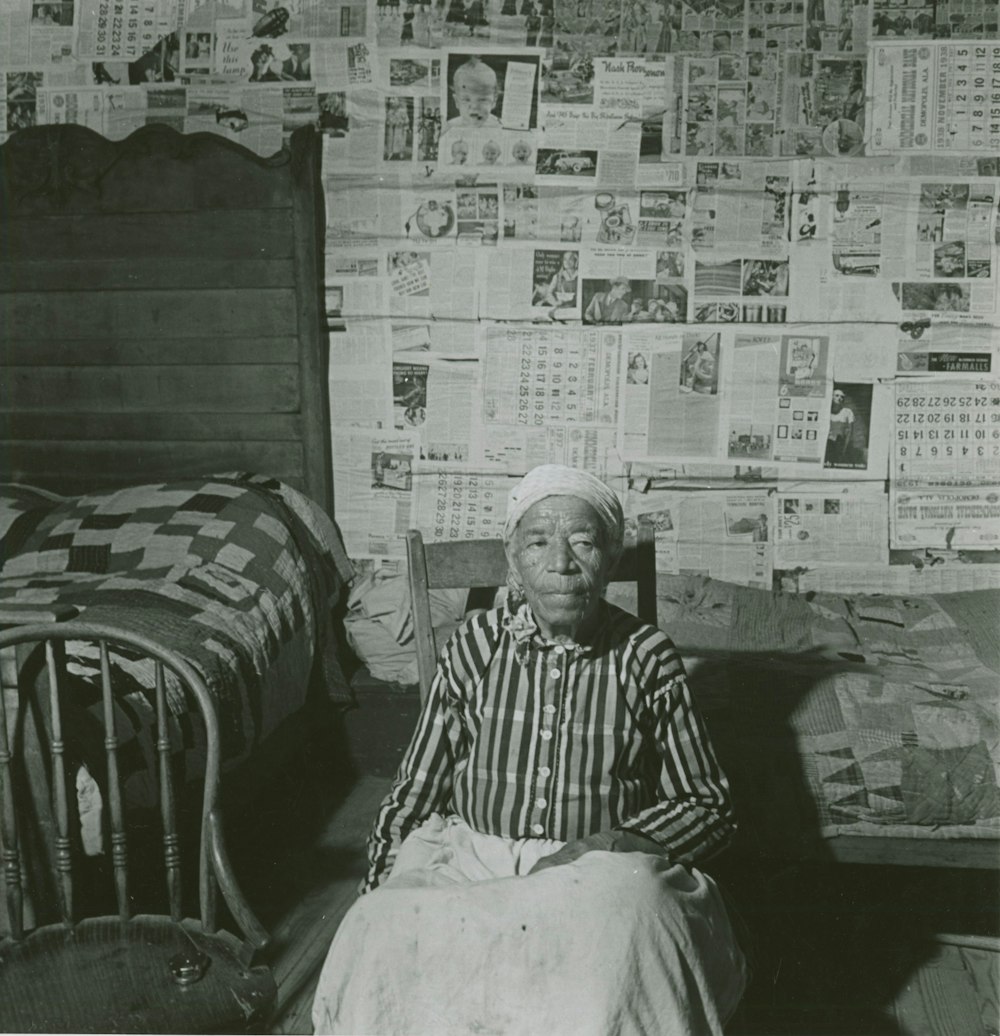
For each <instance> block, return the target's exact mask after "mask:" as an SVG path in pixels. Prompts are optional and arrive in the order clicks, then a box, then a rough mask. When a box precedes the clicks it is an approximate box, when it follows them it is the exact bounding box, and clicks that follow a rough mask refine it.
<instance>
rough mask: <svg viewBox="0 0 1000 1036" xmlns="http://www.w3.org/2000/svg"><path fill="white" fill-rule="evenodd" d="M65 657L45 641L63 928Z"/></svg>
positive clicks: (68, 912)
mask: <svg viewBox="0 0 1000 1036" xmlns="http://www.w3.org/2000/svg"><path fill="white" fill-rule="evenodd" d="M64 657H65V655H64V652H63V651H62V649H61V646H60V650H59V652H58V657H57V653H56V648H55V644H54V643H53V642H52V641H51V640H46V641H45V666H46V669H47V670H48V674H49V723H50V725H51V730H50V733H49V750H50V752H51V756H52V785H53V788H52V797H53V800H54V801H53V807H54V809H55V814H56V838H55V850H56V873H57V875H58V885H59V908H60V910H61V912H62V919H63V921H64V922H65V923H66V924H72V923H73V868H72V858H71V856H70V848H69V807H68V803H67V801H66V744H65V742H64V741H63V734H62V703H61V701H60V698H59V667H60V665H62V664H63V659H64Z"/></svg>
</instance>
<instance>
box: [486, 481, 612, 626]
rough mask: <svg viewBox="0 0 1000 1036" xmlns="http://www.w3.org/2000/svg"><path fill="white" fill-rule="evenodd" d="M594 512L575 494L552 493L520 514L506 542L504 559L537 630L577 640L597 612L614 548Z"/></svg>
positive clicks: (608, 573)
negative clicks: (520, 516)
mask: <svg viewBox="0 0 1000 1036" xmlns="http://www.w3.org/2000/svg"><path fill="white" fill-rule="evenodd" d="M605 540H606V535H605V531H604V528H603V526H602V524H601V520H600V518H599V517H598V515H597V512H596V511H595V510H594V509H593V507H591V506H590V504H588V503H586V502H585V501H583V500H581V499H579V498H578V497H575V496H550V497H546V498H545V499H544V500H539V501H538V502H537V503H536V504H533V505H532V506H531V507H529V508H528V510H527V511H526V512H525V513H524V516H523V517H522V518H521V520H520V521H519V522H518V523H517V528H516V529H515V530H514V534H513V536H512V537H511V539H510V542H509V543H508V544H507V563H508V564H509V565H510V568H511V572H512V574H513V575H514V577H515V579H516V581H517V582H518V583H519V584H520V585H521V586H522V587H523V588H524V594H525V597H526V598H527V600H528V604H529V606H530V607H531V610H532V612H533V614H534V616H535V620H536V621H537V623H538V627H539V629H540V630H541V631H542V633H543V634H544V635H545V636H546V637H548V638H550V639H558V638H560V637H564V638H566V637H568V638H569V639H575V638H576V635H577V633H578V632H579V631H580V630H581V629H582V628H583V626H584V625H585V624H586V622H587V620H589V619H591V618H592V617H593V616H594V615H595V614H596V612H597V607H598V602H599V601H600V597H601V591H602V590H603V589H604V587H605V585H606V584H607V579H608V576H609V575H610V571H611V562H612V551H611V550H610V549H609V545H608V544H607V543H606V542H605Z"/></svg>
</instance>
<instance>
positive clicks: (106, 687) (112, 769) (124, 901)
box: [99, 640, 129, 921]
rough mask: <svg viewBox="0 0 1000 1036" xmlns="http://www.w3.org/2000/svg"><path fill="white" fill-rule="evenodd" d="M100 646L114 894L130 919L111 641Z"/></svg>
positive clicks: (124, 917) (120, 910)
mask: <svg viewBox="0 0 1000 1036" xmlns="http://www.w3.org/2000/svg"><path fill="white" fill-rule="evenodd" d="M99 644H100V650H101V700H102V702H103V705H104V748H105V751H106V752H107V759H108V804H109V807H110V814H111V863H112V867H113V868H114V875H115V896H116V899H117V901H118V916H119V917H120V918H121V920H123V921H127V920H128V919H129V902H128V847H127V845H126V843H125V817H124V811H123V810H122V789H121V782H120V779H119V776H118V728H117V725H116V723H115V702H114V694H113V692H112V689H111V660H110V658H109V655H108V643H107V641H106V640H101V641H99Z"/></svg>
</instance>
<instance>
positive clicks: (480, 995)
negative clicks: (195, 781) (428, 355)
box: [313, 465, 745, 1036]
mask: <svg viewBox="0 0 1000 1036" xmlns="http://www.w3.org/2000/svg"><path fill="white" fill-rule="evenodd" d="M623 535H624V519H623V515H622V508H621V505H620V503H619V501H618V498H617V496H616V495H615V494H614V493H613V492H612V491H611V490H609V489H608V488H607V487H606V486H605V485H604V484H603V483H602V482H601V481H600V480H599V479H596V478H594V477H593V476H591V475H588V474H585V473H583V472H580V471H575V470H573V469H571V468H565V467H562V466H559V465H544V466H542V467H540V468H535V469H534V470H533V471H531V472H530V473H529V474H528V475H527V476H526V477H525V478H524V479H522V480H521V482H519V483H518V484H517V486H515V488H514V489H513V490H512V492H511V494H510V502H509V507H508V516H507V522H506V526H505V529H504V541H505V545H506V551H507V559H508V564H509V569H510V577H509V583H510V592H509V594H508V597H507V600H506V602H505V603H504V604H503V605H502V606H501V607H499V608H495V609H493V610H491V611H486V612H484V613H482V614H479V615H476V616H474V617H472V618H470V619H468V620H467V621H466V622H465V623H464V624H463V625H462V626H460V627H459V629H458V630H457V632H456V633H455V634H454V636H453V637H452V638H451V639H450V640H449V642H448V643H447V645H446V646H445V648H444V650H443V651H442V652H441V655H440V659H439V664H438V670H437V673H436V675H435V678H434V682H433V685H432V687H431V691H430V694H429V696H428V699H427V701H426V703H425V706H424V708H423V711H422V713H421V716H420V720H419V722H418V724H417V728H416V731H415V733H414V735H413V739H412V741H411V743H410V746H409V748H408V750H407V752H406V755H405V756H404V758H403V761H402V764H401V765H400V769H399V773H398V775H397V776H396V779H395V782H394V783H393V785H392V788H391V790H390V792H389V794H388V795H387V797H386V799H385V801H384V802H383V804H382V806H381V809H380V811H379V813H378V816H377V818H376V821H375V825H374V828H373V830H372V833H371V837H370V838H369V843H368V854H369V864H370V865H369V870H368V875H367V878H366V880H365V882H364V885H363V887H362V895H361V897H360V899H359V900H358V901H357V902H356V903H355V904H354V905H353V907H352V908H351V910H350V911H349V912H348V914H347V916H346V917H345V918H344V921H343V923H342V924H341V926H340V929H339V930H338V932H337V936H336V938H335V939H334V941H333V945H332V946H331V948H330V952H329V955H328V957H327V960H326V964H325V965H324V968H323V973H322V976H321V978H320V983H319V987H318V990H317V995H316V999H315V1003H314V1007H313V1021H314V1024H315V1028H316V1032H317V1033H408V1034H430V1036H442V1034H456V1036H457V1034H463V1036H465V1034H470V1033H485V1032H488V1033H504V1034H511V1036H531V1034H534V1033H539V1034H545V1036H559V1034H563V1033H565V1034H573V1036H583V1034H593V1036H608V1034H610V1033H616V1034H636V1036H668V1034H669V1036H699V1034H702V1033H718V1032H721V1029H722V1025H723V1024H724V1022H725V1020H726V1018H727V1017H728V1015H729V1014H730V1013H731V1012H732V1011H733V1010H734V1009H735V1007H736V1005H737V1003H738V1001H739V998H740V996H741V994H742V991H743V986H744V982H745V970H744V963H743V957H742V955H741V953H740V950H739V948H738V946H737V945H736V940H735V939H734V936H733V932H732V929H731V927H730V923H729V919H728V917H727V915H726V910H725V907H724V905H723V902H722V900H721V897H720V894H719V891H718V889H717V888H716V886H715V884H714V883H713V881H712V879H711V878H710V877H708V876H707V875H705V874H703V873H701V872H700V871H699V870H698V869H697V867H696V864H697V863H698V862H699V861H701V860H703V859H704V858H705V857H707V856H709V855H711V854H712V853H714V852H716V851H718V850H719V849H721V848H722V847H723V846H724V845H725V844H726V843H727V842H728V840H729V838H730V836H731V834H732V831H733V820H732V811H731V804H730V798H729V790H728V785H727V782H726V778H725V776H724V775H723V774H722V772H721V771H720V769H719V766H718V763H717V762H716V758H715V755H714V754H713V751H712V748H711V745H710V744H709V741H708V737H707V735H706V731H705V728H704V725H703V722H702V720H701V718H700V717H699V715H698V713H697V712H696V711H695V708H694V706H693V703H692V700H691V696H690V693H689V691H688V688H687V685H686V683H685V677H684V669H683V667H682V664H681V660H680V658H679V656H678V654H677V651H676V649H675V648H674V646H673V644H672V643H671V641H670V639H669V638H668V637H667V636H665V635H664V634H663V633H661V632H660V630H658V629H656V628H655V627H652V626H648V625H645V624H643V623H642V622H640V621H639V620H638V619H636V618H634V617H633V616H631V615H629V614H628V613H627V612H624V611H622V610H620V609H618V608H616V607H614V606H613V605H611V604H610V603H608V602H607V601H605V600H603V599H602V596H601V595H602V592H603V590H604V587H605V585H606V583H607V580H608V576H609V574H610V572H611V570H612V568H613V566H614V564H615V561H616V560H617V558H618V555H619V554H620V552H621V550H622V541H623Z"/></svg>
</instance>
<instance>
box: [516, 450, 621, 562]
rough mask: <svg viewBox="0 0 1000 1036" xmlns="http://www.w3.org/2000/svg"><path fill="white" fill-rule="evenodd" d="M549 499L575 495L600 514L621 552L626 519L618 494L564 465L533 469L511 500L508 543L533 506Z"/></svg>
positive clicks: (609, 537)
mask: <svg viewBox="0 0 1000 1036" xmlns="http://www.w3.org/2000/svg"><path fill="white" fill-rule="evenodd" d="M549 496H575V497H579V498H580V499H581V500H585V501H586V502H587V503H588V504H590V506H591V507H593V509H594V510H595V511H596V512H597V514H598V517H599V518H600V519H601V522H602V524H603V525H604V528H605V531H606V532H607V534H608V543H609V544H610V545H611V547H612V549H613V550H620V549H621V545H622V540H623V539H624V536H625V516H624V514H623V513H622V505H621V503H620V501H619V500H618V497H617V495H616V494H615V493H614V492H613V491H612V490H610V489H608V487H607V486H606V485H605V484H604V483H603V482H602V481H601V480H600V479H599V478H596V477H595V476H594V475H590V474H588V473H587V472H586V471H578V470H577V469H576V468H568V467H566V466H565V465H564V464H540V465H539V466H538V467H537V468H532V469H531V471H529V472H528V474H527V475H525V476H524V478H522V479H521V481H520V482H518V483H517V485H516V486H514V488H513V489H512V490H511V491H510V494H509V496H508V497H507V520H506V522H505V523H504V527H503V539H504V543H507V542H508V541H509V540H510V538H511V536H512V535H513V534H514V530H515V529H516V528H517V523H518V522H519V521H520V520H521V518H522V517H523V516H524V513H525V511H527V510H528V508H529V507H531V505H532V504H537V503H538V501H539V500H544V499H545V498H546V497H549Z"/></svg>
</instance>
